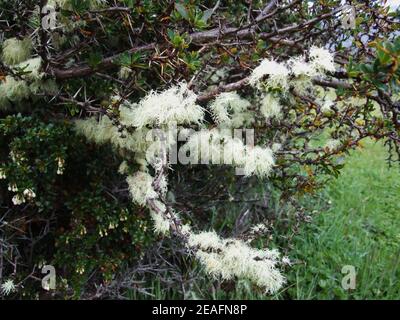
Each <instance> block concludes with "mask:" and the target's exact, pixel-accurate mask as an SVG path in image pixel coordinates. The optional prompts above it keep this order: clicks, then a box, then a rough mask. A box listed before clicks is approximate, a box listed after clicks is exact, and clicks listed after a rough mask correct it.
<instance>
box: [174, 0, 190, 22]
mask: <svg viewBox="0 0 400 320" xmlns="http://www.w3.org/2000/svg"><path fill="white" fill-rule="evenodd" d="M175 10H176V11H178V12H179V14H180V15H181V16H182V17H183V18H184V19H185V20H189V13H188V11H187V9H186V7H185V6H184V5H183V4H182V3H180V2H176V3H175Z"/></svg>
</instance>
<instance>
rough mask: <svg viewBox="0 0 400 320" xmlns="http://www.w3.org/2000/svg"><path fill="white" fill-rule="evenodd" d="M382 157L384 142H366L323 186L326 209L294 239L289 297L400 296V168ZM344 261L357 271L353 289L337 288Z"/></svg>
mask: <svg viewBox="0 0 400 320" xmlns="http://www.w3.org/2000/svg"><path fill="white" fill-rule="evenodd" d="M385 157H386V152H385V149H384V148H383V146H382V145H380V144H373V143H372V142H370V143H367V144H366V147H365V148H364V149H363V150H361V151H357V152H355V153H353V154H352V155H351V157H349V158H348V160H347V164H346V167H345V168H344V170H343V172H342V174H341V175H340V176H339V178H338V179H335V180H334V181H332V182H331V183H330V184H329V185H328V186H327V188H326V190H324V195H325V196H326V197H327V198H328V199H329V201H330V208H329V209H328V210H327V211H325V212H322V213H321V214H319V215H318V216H317V217H315V218H314V221H313V222H312V223H311V224H309V225H307V226H305V227H304V228H303V230H302V232H301V235H300V236H298V237H297V239H296V241H295V249H294V250H293V256H292V259H294V260H295V261H296V265H295V266H293V267H292V269H291V270H290V271H289V277H288V278H289V287H288V288H286V295H287V294H288V295H289V296H290V298H292V299H399V298H400V168H399V167H394V168H392V169H389V168H388V166H387V165H386V163H385V161H384V159H385ZM345 265H352V266H354V268H355V270H356V273H357V275H356V288H355V290H349V291H346V290H343V289H342V287H341V282H342V278H343V276H344V275H345V274H342V273H341V269H342V267H343V266H345Z"/></svg>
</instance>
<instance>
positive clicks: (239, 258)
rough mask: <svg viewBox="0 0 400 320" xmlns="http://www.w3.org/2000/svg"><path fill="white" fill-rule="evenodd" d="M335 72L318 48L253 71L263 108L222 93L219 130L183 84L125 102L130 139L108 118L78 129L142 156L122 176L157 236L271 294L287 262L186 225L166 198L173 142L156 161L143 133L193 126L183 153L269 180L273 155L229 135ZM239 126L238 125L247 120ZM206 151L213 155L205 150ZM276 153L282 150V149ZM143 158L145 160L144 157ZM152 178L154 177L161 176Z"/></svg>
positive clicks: (275, 113)
mask: <svg viewBox="0 0 400 320" xmlns="http://www.w3.org/2000/svg"><path fill="white" fill-rule="evenodd" d="M332 67H333V57H332V55H331V54H330V52H329V51H327V50H325V49H321V48H318V49H317V48H315V47H313V48H312V49H311V50H310V53H309V61H308V62H306V60H305V58H303V57H300V58H296V59H292V60H290V61H288V62H286V63H279V62H276V61H270V60H264V61H262V62H261V64H260V66H259V67H257V68H255V69H254V70H253V72H252V74H251V75H250V81H249V84H250V85H252V86H255V87H256V95H255V101H257V103H256V105H257V106H259V107H257V108H256V110H254V108H253V110H251V109H250V108H251V107H252V103H250V102H249V101H247V100H246V99H243V98H241V97H240V95H239V94H238V93H237V92H227V93H221V94H220V95H218V96H216V98H215V99H214V100H213V101H212V102H211V103H210V104H209V110H210V112H211V115H212V118H213V119H214V120H215V123H216V125H217V127H216V128H212V127H211V128H210V126H209V125H210V124H209V123H207V121H206V120H205V118H204V114H205V113H204V110H203V109H202V108H201V107H200V106H198V105H197V103H196V100H197V95H196V94H195V93H194V92H193V91H191V90H190V89H188V86H187V85H186V84H185V83H180V84H178V85H176V86H172V87H170V88H169V89H166V90H165V91H161V92H157V91H152V92H150V93H148V94H147V95H146V96H145V97H144V98H143V99H141V100H140V101H139V102H138V103H130V102H127V101H125V102H124V103H123V105H122V106H121V108H120V110H121V115H120V117H121V123H122V124H123V125H124V126H126V127H131V128H134V131H133V132H130V133H127V135H128V136H127V137H124V138H121V137H120V132H119V131H118V129H117V128H115V126H113V124H112V123H111V121H110V120H108V119H107V118H106V117H102V118H101V120H100V122H97V120H94V119H88V120H78V121H77V122H76V128H77V130H78V132H81V133H83V134H85V135H86V136H87V137H88V138H89V139H91V140H94V141H96V142H97V143H105V142H111V143H112V144H113V145H114V146H115V147H116V148H117V149H118V148H125V149H127V150H130V151H133V152H134V153H135V152H136V153H135V155H136V158H137V159H136V162H138V163H140V164H141V169H140V170H139V171H136V172H135V173H131V174H129V170H128V168H127V163H126V162H124V163H123V164H122V165H121V168H122V169H120V172H122V173H126V174H127V175H128V176H127V183H128V186H129V191H130V194H131V197H132V200H133V202H134V203H136V204H137V205H140V206H143V207H147V208H148V209H149V210H150V215H151V217H152V219H153V220H154V229H155V232H156V233H158V234H164V235H167V234H169V235H174V236H177V237H179V238H180V239H181V240H183V242H184V243H185V246H186V248H187V250H188V252H189V253H191V254H193V255H194V256H195V257H196V258H197V259H198V260H199V261H200V262H201V263H202V265H203V266H204V268H205V271H206V272H207V273H209V274H210V275H212V276H214V277H216V278H220V279H223V280H229V279H233V278H235V277H237V278H244V279H248V280H250V281H251V282H253V283H254V284H256V285H258V286H260V287H263V288H264V289H265V291H266V292H268V293H274V292H276V291H277V290H279V289H280V288H281V287H282V285H283V284H284V282H285V279H284V276H283V275H282V274H281V271H280V269H279V266H280V265H281V264H282V261H281V259H280V257H279V253H278V251H277V250H269V249H255V248H252V247H251V246H250V244H249V243H246V242H245V241H244V240H241V239H234V238H227V239H223V238H221V237H220V236H218V235H217V234H216V233H215V232H214V231H196V230H195V228H193V227H191V226H189V225H187V224H185V223H183V221H182V220H181V218H180V217H179V214H178V213H177V212H175V210H174V209H173V208H172V207H171V205H170V204H169V203H168V201H167V200H166V199H167V197H166V193H167V191H168V182H167V173H168V170H169V166H170V164H169V159H168V156H167V154H168V151H169V148H170V147H171V145H172V144H173V143H170V142H168V143H165V141H164V143H163V142H162V141H161V142H160V143H158V144H156V148H155V149H154V144H153V145H152V147H153V150H152V152H151V157H150V156H148V152H147V151H149V149H150V148H151V146H150V142H149V143H146V142H143V140H144V139H143V130H146V128H154V129H167V128H168V126H169V125H182V126H184V127H186V128H190V126H191V125H195V126H197V127H198V128H200V129H202V130H201V131H200V132H193V131H191V132H189V133H188V134H187V136H188V137H187V139H186V143H185V144H184V145H183V146H182V150H183V151H184V152H185V153H187V151H190V155H191V156H192V157H193V158H199V157H201V158H202V160H203V161H204V160H207V161H209V160H211V159H214V160H215V159H219V160H218V161H221V159H222V157H223V158H224V161H225V162H227V163H225V164H229V165H232V166H235V167H240V168H242V169H243V174H244V175H245V176H251V175H257V176H259V177H261V178H263V177H268V176H269V174H270V173H271V171H272V170H273V168H274V155H273V151H272V150H271V149H270V148H269V147H267V146H265V145H264V146H261V145H255V146H247V145H244V144H243V142H242V141H241V140H240V139H237V138H232V137H230V136H229V133H231V132H232V130H233V129H234V128H235V127H237V126H235V125H232V119H234V118H235V117H236V118H238V115H241V114H250V115H251V116H250V119H251V122H254V121H260V119H261V121H262V119H264V121H265V119H268V118H270V117H279V116H280V115H281V114H280V113H281V105H280V102H279V100H280V99H281V98H282V97H283V98H285V97H287V96H288V95H290V87H291V86H293V83H294V82H293V81H296V80H297V81H304V82H306V83H307V84H308V83H311V78H312V77H314V76H315V75H323V74H324V72H326V71H332ZM271 90H272V91H271ZM277 92H278V93H277ZM240 117H242V119H244V117H243V116H239V118H240ZM251 122H250V123H251ZM236 124H237V125H239V127H240V125H243V124H244V121H242V122H241V123H240V121H239V122H238V123H236ZM174 142H176V141H174ZM204 145H205V146H207V148H206V149H207V150H204V149H202V148H200V149H199V146H204ZM138 146H140V148H138ZM138 149H140V150H138ZM274 149H276V150H279V149H280V147H279V148H276V147H275V148H274ZM138 151H140V152H138ZM146 153H147V154H146ZM143 154H146V156H145V157H143ZM218 163H220V162H218ZM128 167H129V166H128ZM150 168H151V170H150ZM150 172H154V173H155V176H152V175H151V174H150Z"/></svg>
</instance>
